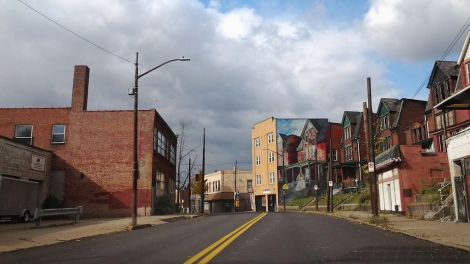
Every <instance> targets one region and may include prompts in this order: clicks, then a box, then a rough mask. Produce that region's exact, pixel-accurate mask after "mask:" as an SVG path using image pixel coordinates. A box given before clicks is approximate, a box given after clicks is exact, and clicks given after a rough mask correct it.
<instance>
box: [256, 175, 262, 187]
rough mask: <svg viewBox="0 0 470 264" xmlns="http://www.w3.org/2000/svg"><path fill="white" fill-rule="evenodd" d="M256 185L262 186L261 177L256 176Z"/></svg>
mask: <svg viewBox="0 0 470 264" xmlns="http://www.w3.org/2000/svg"><path fill="white" fill-rule="evenodd" d="M256 185H261V175H259V174H258V175H256Z"/></svg>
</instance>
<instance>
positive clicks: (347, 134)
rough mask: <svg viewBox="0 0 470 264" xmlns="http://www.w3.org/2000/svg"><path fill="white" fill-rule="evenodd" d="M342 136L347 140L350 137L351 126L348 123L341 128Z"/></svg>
mask: <svg viewBox="0 0 470 264" xmlns="http://www.w3.org/2000/svg"><path fill="white" fill-rule="evenodd" d="M343 136H344V140H348V139H350V138H351V126H350V125H349V126H347V127H345V128H343Z"/></svg>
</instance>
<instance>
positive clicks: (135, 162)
mask: <svg viewBox="0 0 470 264" xmlns="http://www.w3.org/2000/svg"><path fill="white" fill-rule="evenodd" d="M173 61H189V58H185V57H181V58H179V59H172V60H169V61H166V62H164V63H162V64H160V65H158V66H156V67H154V68H152V69H150V70H148V71H146V72H144V73H142V74H139V53H138V52H137V53H136V56H135V76H134V89H133V90H132V91H130V92H129V95H133V96H134V145H133V168H132V226H135V225H137V180H138V179H139V164H138V163H139V161H138V160H137V113H138V102H139V79H140V78H142V77H144V76H145V75H147V74H148V73H150V72H152V71H154V70H156V69H158V68H160V67H162V66H163V65H165V64H168V63H170V62H173Z"/></svg>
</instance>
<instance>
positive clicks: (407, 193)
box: [403, 189, 413, 197]
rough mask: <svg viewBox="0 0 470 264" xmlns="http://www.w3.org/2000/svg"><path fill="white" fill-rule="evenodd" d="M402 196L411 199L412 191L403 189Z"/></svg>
mask: <svg viewBox="0 0 470 264" xmlns="http://www.w3.org/2000/svg"><path fill="white" fill-rule="evenodd" d="M403 196H404V197H412V196H413V191H412V190H411V189H403Z"/></svg>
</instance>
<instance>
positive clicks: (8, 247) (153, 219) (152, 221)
mask: <svg viewBox="0 0 470 264" xmlns="http://www.w3.org/2000/svg"><path fill="white" fill-rule="evenodd" d="M196 216H197V215H159V216H139V217H138V218H137V223H138V225H139V226H140V227H146V226H155V225H161V224H165V223H167V222H169V221H175V220H177V219H180V218H188V219H189V218H194V217H196ZM73 223H74V221H73V220H47V219H46V220H44V221H43V222H42V227H41V228H35V223H34V222H32V223H26V224H24V223H21V224H5V223H4V224H0V253H1V252H8V251H13V250H17V249H25V248H31V247H37V246H44V245H51V244H56V243H60V242H64V241H69V240H80V239H81V238H85V237H90V236H96V235H104V234H110V233H116V232H122V231H127V230H130V224H131V218H130V217H127V218H114V219H82V220H80V223H79V224H76V225H75V224H73Z"/></svg>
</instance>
